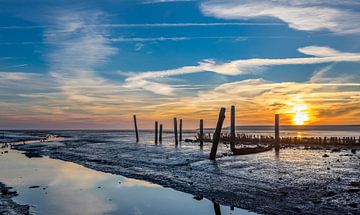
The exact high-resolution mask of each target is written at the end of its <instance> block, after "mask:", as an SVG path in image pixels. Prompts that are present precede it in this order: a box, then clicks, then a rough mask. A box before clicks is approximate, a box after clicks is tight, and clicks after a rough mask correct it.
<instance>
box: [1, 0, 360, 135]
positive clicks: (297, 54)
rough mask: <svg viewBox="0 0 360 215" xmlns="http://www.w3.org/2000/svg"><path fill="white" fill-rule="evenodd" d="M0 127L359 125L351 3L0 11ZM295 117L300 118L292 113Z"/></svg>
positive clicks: (121, 4)
mask: <svg viewBox="0 0 360 215" xmlns="http://www.w3.org/2000/svg"><path fill="white" fill-rule="evenodd" d="M0 5H1V7H0V82H1V86H0V99H1V103H0V126H1V127H4V128H128V127H131V123H130V120H131V116H132V114H134V113H136V114H138V115H139V116H140V118H141V119H142V120H143V124H142V126H143V127H144V128H146V127H151V126H152V121H153V120H154V119H159V120H163V121H164V123H165V124H170V122H171V118H172V117H174V116H178V117H182V118H184V119H185V120H187V122H188V126H189V127H196V126H197V120H198V118H200V117H201V118H204V119H206V120H207V121H208V122H209V126H210V125H211V123H212V122H213V121H214V120H215V119H216V114H217V110H218V109H219V107H220V106H226V107H227V106H229V105H231V104H235V105H237V106H238V109H239V113H238V118H239V121H241V122H242V123H243V124H271V123H272V117H273V113H276V112H278V113H282V114H283V115H284V118H283V119H284V123H285V124H291V120H292V118H293V117H294V115H296V114H299V113H298V112H299V111H300V112H301V114H305V115H307V117H308V119H307V121H308V123H309V124H359V123H360V121H359V116H360V111H359V108H357V107H358V105H359V96H360V93H359V90H360V87H359V85H360V84H359V83H360V82H359V81H360V75H359V62H360V37H359V34H360V24H359V23H360V22H359V21H360V13H359V12H360V3H359V2H358V1H353V0H346V1H337V0H334V1H331V3H329V2H328V1H324V0H306V1H305V0H304V1H303V0H301V1H292V0H291V1H283V0H276V1H264V0H253V1H246V0H225V1H216V0H204V1H191V0H189V1H185V0H184V1H180V0H179V1H176V0H172V1H171V0H162V1H160V0H159V1H151V0H149V1H145V0H139V1H112V0H107V1H56V2H54V1H46V0H42V1H40V0H39V1H19V0H14V1H3V0H0ZM304 105H305V106H306V108H305V109H304V110H302V109H301V110H298V109H299V108H298V107H302V106H304Z"/></svg>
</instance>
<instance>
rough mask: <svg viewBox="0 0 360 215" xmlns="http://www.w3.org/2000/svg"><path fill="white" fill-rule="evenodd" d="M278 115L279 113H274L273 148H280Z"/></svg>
mask: <svg viewBox="0 0 360 215" xmlns="http://www.w3.org/2000/svg"><path fill="white" fill-rule="evenodd" d="M279 123H280V117H279V114H275V149H279V148H280V126H279Z"/></svg>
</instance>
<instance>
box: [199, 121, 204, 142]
mask: <svg viewBox="0 0 360 215" xmlns="http://www.w3.org/2000/svg"><path fill="white" fill-rule="evenodd" d="M199 136H200V137H199V140H200V146H203V145H204V120H202V119H200V132H199Z"/></svg>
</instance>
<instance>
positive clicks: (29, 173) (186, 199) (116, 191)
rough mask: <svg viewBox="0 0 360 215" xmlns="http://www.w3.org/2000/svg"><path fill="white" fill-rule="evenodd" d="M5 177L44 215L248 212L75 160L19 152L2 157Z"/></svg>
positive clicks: (0, 163) (20, 198) (1, 172)
mask: <svg viewBox="0 0 360 215" xmlns="http://www.w3.org/2000/svg"><path fill="white" fill-rule="evenodd" d="M4 173H6V174H4ZM0 181H2V182H4V183H6V184H8V185H10V186H13V187H14V188H15V189H16V190H17V191H18V193H19V194H20V195H19V196H18V197H16V198H15V200H16V201H18V202H19V203H29V204H31V205H33V207H32V211H33V212H36V213H38V214H53V215H57V214H79V215H81V214H172V215H175V214H216V215H217V214H221V213H222V214H247V213H248V212H247V211H245V210H241V209H237V208H236V209H235V210H234V211H231V209H230V207H224V206H221V205H219V204H217V203H212V202H211V201H209V200H207V199H203V200H201V201H196V200H194V199H193V196H192V195H189V194H186V193H182V192H178V191H175V190H173V189H169V188H164V187H161V186H159V185H156V184H152V183H149V182H146V181H141V180H135V179H130V178H125V177H122V176H118V175H113V174H107V173H102V172H98V171H94V170H90V169H88V168H85V167H83V166H80V165H77V164H74V163H70V162H64V161H60V160H53V159H50V158H47V157H43V158H32V159H29V158H26V157H25V156H24V155H22V154H20V153H19V152H17V151H13V150H10V151H9V153H7V154H6V155H1V156H0ZM30 186H36V187H35V188H29V187H30ZM37 186H39V187H37ZM184 206H186V207H184Z"/></svg>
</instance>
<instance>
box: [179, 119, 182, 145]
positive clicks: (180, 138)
mask: <svg viewBox="0 0 360 215" xmlns="http://www.w3.org/2000/svg"><path fill="white" fill-rule="evenodd" d="M179 130H180V135H179V141H180V142H181V141H182V119H180V125H179Z"/></svg>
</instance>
